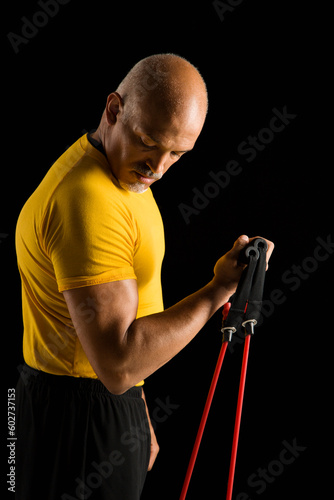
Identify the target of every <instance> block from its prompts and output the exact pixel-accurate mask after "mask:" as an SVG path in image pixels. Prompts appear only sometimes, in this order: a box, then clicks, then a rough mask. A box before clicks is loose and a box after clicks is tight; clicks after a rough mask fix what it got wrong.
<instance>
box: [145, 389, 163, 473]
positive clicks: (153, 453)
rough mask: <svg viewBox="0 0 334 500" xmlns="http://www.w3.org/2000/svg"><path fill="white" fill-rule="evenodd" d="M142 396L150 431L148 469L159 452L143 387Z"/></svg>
mask: <svg viewBox="0 0 334 500" xmlns="http://www.w3.org/2000/svg"><path fill="white" fill-rule="evenodd" d="M142 398H143V400H144V402H145V407H146V414H147V418H148V423H149V426H150V433H151V455H150V461H149V463H148V468H147V470H148V471H150V470H151V469H152V467H153V465H154V462H155V459H156V458H157V455H158V453H159V450H160V447H159V445H158V441H157V438H156V435H155V432H154V429H153V426H152V424H151V419H150V415H149V412H148V408H147V404H146V398H145V394H144V389H143V395H142Z"/></svg>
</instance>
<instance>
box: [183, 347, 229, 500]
mask: <svg viewBox="0 0 334 500" xmlns="http://www.w3.org/2000/svg"><path fill="white" fill-rule="evenodd" d="M227 346H228V342H227V341H226V342H223V344H222V346H221V349H220V353H219V357H218V361H217V365H216V368H215V372H214V374H213V378H212V382H211V385H210V390H209V394H208V397H207V400H206V403H205V407H204V411H203V415H202V419H201V422H200V424H199V428H198V431H197V436H196V440H195V444H194V448H193V451H192V454H191V457H190V461H189V465H188V470H187V473H186V477H185V480H184V483H183V488H182V491H181V496H180V500H184V499H185V498H186V495H187V491H188V487H189V483H190V479H191V475H192V472H193V469H194V466H195V462H196V458H197V453H198V450H199V447H200V444H201V440H202V436H203V432H204V428H205V424H206V421H207V418H208V415H209V411H210V407H211V403H212V399H213V395H214V393H215V389H216V385H217V382H218V378H219V374H220V370H221V367H222V364H223V361H224V356H225V353H226V349H227Z"/></svg>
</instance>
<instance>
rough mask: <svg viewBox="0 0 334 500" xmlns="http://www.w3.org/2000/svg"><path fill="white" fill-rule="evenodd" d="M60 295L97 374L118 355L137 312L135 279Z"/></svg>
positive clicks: (75, 289) (115, 360) (77, 289)
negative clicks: (62, 296)
mask: <svg viewBox="0 0 334 500" xmlns="http://www.w3.org/2000/svg"><path fill="white" fill-rule="evenodd" d="M63 294H64V297H65V300H66V303H67V307H68V310H69V313H70V316H71V319H72V322H73V325H74V328H75V330H76V333H77V335H78V338H79V340H80V342H81V344H82V347H83V349H84V351H85V354H86V356H87V358H88V360H89V362H90V363H91V365H92V367H93V369H94V370H95V372H96V373H97V375H98V376H99V372H100V371H101V370H103V369H104V368H105V367H106V366H107V365H110V362H113V361H114V362H115V363H116V364H117V360H120V358H121V355H120V353H121V352H122V349H121V348H122V343H123V342H124V340H125V337H126V334H127V331H128V329H129V327H130V325H131V324H132V323H133V321H134V320H135V319H136V315H137V307H138V291H137V282H136V280H134V279H127V280H122V281H114V282H110V283H103V284H99V285H94V286H85V287H81V288H74V289H71V290H66V291H64V292H63ZM113 358H114V359H113Z"/></svg>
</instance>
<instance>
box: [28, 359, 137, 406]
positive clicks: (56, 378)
mask: <svg viewBox="0 0 334 500" xmlns="http://www.w3.org/2000/svg"><path fill="white" fill-rule="evenodd" d="M20 377H21V379H22V381H23V383H24V384H25V385H28V384H31V383H32V384H34V383H36V384H41V385H43V384H45V385H47V386H49V387H54V388H56V389H61V390H75V391H78V392H80V391H83V392H86V393H89V392H90V393H99V394H106V395H109V396H113V397H121V398H123V397H132V398H141V397H142V388H141V387H132V388H131V389H129V390H128V391H126V392H125V393H124V394H121V395H116V394H112V393H111V392H110V391H108V389H107V388H106V386H105V385H103V384H102V382H101V381H100V380H98V379H93V378H83V377H71V376H68V375H53V374H52V373H46V372H43V371H41V370H36V369H35V368H31V366H29V365H27V364H26V363H23V365H22V367H21V370H20Z"/></svg>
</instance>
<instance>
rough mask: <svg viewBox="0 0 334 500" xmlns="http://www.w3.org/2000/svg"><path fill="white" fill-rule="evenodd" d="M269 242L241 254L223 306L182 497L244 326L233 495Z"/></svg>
mask: <svg viewBox="0 0 334 500" xmlns="http://www.w3.org/2000/svg"><path fill="white" fill-rule="evenodd" d="M267 248H268V246H267V243H266V241H265V240H263V239H262V238H257V239H255V240H253V241H252V242H251V243H250V244H249V245H248V246H247V247H246V249H245V251H244V252H243V254H242V255H241V256H240V259H239V260H240V262H241V263H244V264H248V265H247V267H246V268H245V269H244V271H243V273H242V275H241V279H240V282H239V285H238V288H237V291H236V292H235V294H234V295H233V297H231V299H230V300H231V301H232V302H228V303H227V304H225V306H224V309H223V328H222V333H223V343H222V347H221V349H220V353H219V356H218V361H217V364H216V368H215V371H214V374H213V378H212V382H211V385H210V389H209V394H208V397H207V400H206V403H205V407H204V411H203V415H202V418H201V422H200V425H199V428H198V432H197V436H196V439H195V444H194V447H193V450H192V454H191V457H190V461H189V465H188V469H187V473H186V477H185V480H184V483H183V488H182V491H181V495H180V500H185V498H186V495H187V492H188V487H189V483H190V480H191V476H192V473H193V469H194V466H195V462H196V458H197V454H198V450H199V447H200V444H201V440H202V436H203V432H204V429H205V425H206V421H207V418H208V415H209V411H210V407H211V403H212V399H213V396H214V393H215V389H216V386H217V382H218V378H219V374H220V371H221V367H222V364H223V361H224V357H225V353H226V349H227V346H228V343H229V342H231V340H232V336H233V334H234V333H235V332H236V331H238V330H239V328H240V327H241V326H242V327H243V328H244V330H245V345H244V353H243V359H242V367H241V375H240V385H239V394H238V403H237V410H236V418H235V426H234V434H233V443H232V452H231V461H230V471H229V477H228V485H227V496H226V500H231V499H232V491H233V482H234V472H235V465H236V459H237V449H238V441H239V431H240V422H241V413H242V405H243V398H244V391H245V383H246V373H247V364H248V356H249V345H250V339H251V334H253V333H254V326H255V325H256V324H257V320H258V319H259V317H260V313H261V305H262V296H263V287H264V279H265V271H266V252H267Z"/></svg>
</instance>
